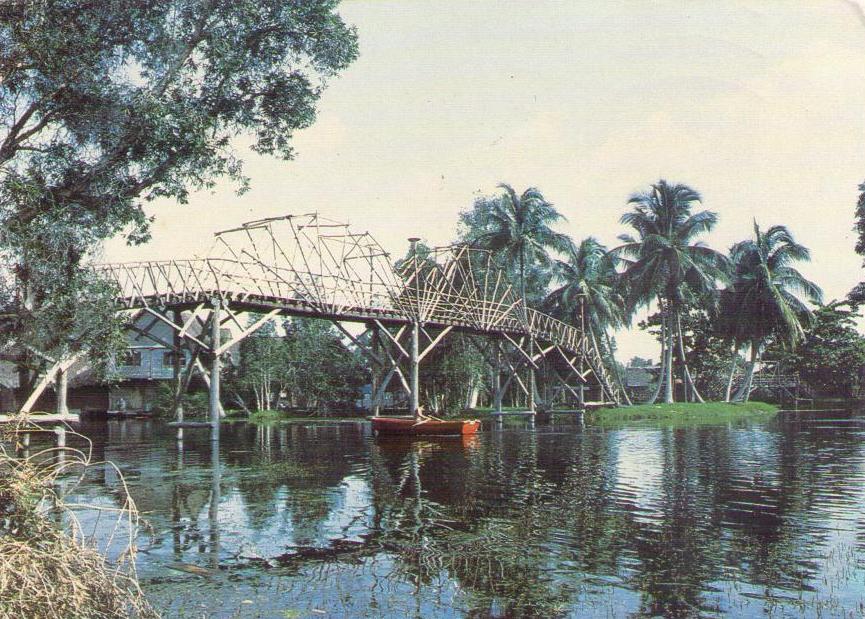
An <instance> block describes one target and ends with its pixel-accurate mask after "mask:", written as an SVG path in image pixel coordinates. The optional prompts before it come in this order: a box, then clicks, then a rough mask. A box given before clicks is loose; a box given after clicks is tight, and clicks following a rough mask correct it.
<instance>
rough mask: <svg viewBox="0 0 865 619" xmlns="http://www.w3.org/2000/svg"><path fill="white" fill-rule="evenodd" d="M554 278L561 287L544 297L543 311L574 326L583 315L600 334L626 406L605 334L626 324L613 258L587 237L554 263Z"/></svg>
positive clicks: (616, 368) (611, 350)
mask: <svg viewBox="0 0 865 619" xmlns="http://www.w3.org/2000/svg"><path fill="white" fill-rule="evenodd" d="M556 277H557V278H558V279H559V280H560V281H561V282H562V285H561V286H560V287H559V288H556V289H555V290H553V291H552V292H551V293H550V294H549V295H547V298H546V300H545V301H544V306H545V308H546V309H547V310H548V311H549V312H550V313H551V314H552V315H553V316H556V317H557V318H559V319H561V320H564V321H565V322H570V323H572V324H576V325H579V324H581V322H582V320H583V317H584V316H585V318H586V319H587V320H588V324H589V327H590V328H591V329H592V331H593V332H595V333H601V334H603V336H604V342H605V343H606V347H607V353H608V355H609V363H610V364H611V365H612V368H611V370H612V374H613V376H615V377H616V380H617V381H618V382H619V387H620V389H621V391H622V393H623V394H624V397H625V399H626V401H627V403H628V404H630V400H628V395H627V393H626V391H625V389H624V385H623V384H622V378H621V376H619V371H618V366H617V364H616V360H615V358H614V355H613V344H612V342H611V340H610V333H609V330H610V329H611V328H616V327H621V326H624V325H625V324H626V322H627V315H626V311H625V299H624V296H623V294H622V292H621V288H620V286H619V281H618V280H619V273H618V271H616V260H615V258H613V256H612V255H611V254H610V253H609V252H608V251H607V248H606V247H605V246H604V245H602V244H601V243H600V242H598V240H597V239H596V238H594V237H591V236H590V237H588V238H586V239H583V241H582V242H581V243H580V245H579V246H578V247H577V248H576V249H575V250H574V251H572V252H570V255H569V257H568V260H567V261H558V264H557V275H556Z"/></svg>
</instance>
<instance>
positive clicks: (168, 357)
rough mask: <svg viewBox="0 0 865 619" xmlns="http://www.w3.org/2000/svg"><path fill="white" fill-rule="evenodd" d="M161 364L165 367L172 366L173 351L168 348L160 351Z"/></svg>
mask: <svg viewBox="0 0 865 619" xmlns="http://www.w3.org/2000/svg"><path fill="white" fill-rule="evenodd" d="M162 366H163V367H166V368H170V367H174V351H172V350H169V351H166V352H164V353H162Z"/></svg>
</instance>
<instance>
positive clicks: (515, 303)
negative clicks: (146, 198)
mask: <svg viewBox="0 0 865 619" xmlns="http://www.w3.org/2000/svg"><path fill="white" fill-rule="evenodd" d="M215 236H216V238H215V243H214V246H213V248H212V249H211V250H210V251H209V252H208V254H207V256H205V257H203V258H195V259H189V260H161V261H147V262H127V263H117V264H101V265H97V266H95V267H94V268H95V269H96V271H97V272H98V273H100V274H101V275H102V276H103V277H105V278H107V279H108V280H110V281H112V282H114V283H115V284H116V286H117V288H118V290H119V298H118V303H119V305H120V306H121V309H123V310H130V311H133V312H136V313H138V314H140V313H147V314H149V315H152V317H153V320H160V321H164V322H165V323H167V324H169V325H171V326H172V329H173V332H174V333H175V338H174V339H175V342H173V346H174V348H176V349H181V348H186V349H187V350H189V351H191V353H192V354H191V360H190V361H189V365H190V367H188V368H180V376H178V380H180V381H181V382H182V381H183V380H184V379H183V372H184V371H187V372H191V371H193V369H194V367H197V368H198V370H199V371H200V372H201V373H202V375H204V377H205V378H208V376H207V374H209V375H210V378H211V380H209V382H210V383H211V390H212V391H214V390H215V393H213V394H212V395H214V396H215V397H216V400H217V402H218V389H219V387H218V373H219V356H220V355H221V354H222V353H224V352H225V351H226V350H227V349H228V348H229V347H230V346H232V345H234V344H236V343H238V342H239V341H240V340H241V339H243V338H244V337H247V336H249V335H250V334H252V333H253V332H254V331H255V330H257V329H259V328H260V327H261V326H263V325H264V324H266V323H267V322H269V321H271V320H275V319H277V318H278V317H280V316H308V317H314V318H323V319H328V320H331V321H333V322H334V323H335V324H336V326H337V327H338V328H339V329H340V330H341V331H342V332H343V333H344V334H345V336H346V337H348V338H349V339H350V340H351V341H352V342H353V343H354V344H355V345H357V346H358V347H359V348H360V350H361V351H362V352H363V354H364V355H366V357H367V358H368V359H369V361H370V363H371V365H372V367H373V396H372V400H373V409H374V410H375V411H377V410H378V409H379V407H380V405H381V402H382V400H383V396H384V394H385V392H386V390H387V389H388V386H389V385H390V384H391V382H392V381H394V380H396V381H397V382H398V383H399V386H400V388H402V389H404V390H405V391H406V394H407V395H408V396H409V401H410V407H412V408H417V406H418V403H419V388H420V385H419V379H418V367H419V365H420V364H421V363H422V362H423V359H424V357H425V356H426V355H427V354H428V353H429V352H430V351H431V350H432V349H433V348H434V347H435V346H436V345H438V344H439V343H440V342H441V341H442V340H443V338H445V337H447V336H448V334H450V333H452V332H467V333H471V334H475V335H479V336H485V337H482V338H472V341H473V342H480V344H477V343H475V344H474V345H476V346H478V349H479V350H480V352H481V353H482V354H483V355H484V358H485V359H486V360H487V361H488V362H489V363H490V365H491V366H492V368H493V374H494V375H495V381H494V382H495V383H496V384H495V388H494V390H495V392H496V393H495V397H494V401H495V404H496V405H497V407H498V408H499V409H500V407H501V400H502V394H503V393H504V392H505V390H507V389H508V388H509V387H510V386H511V385H513V384H515V385H516V386H517V388H519V389H521V390H523V391H524V392H525V393H526V397H527V398H528V401H529V402H532V401H533V397H534V392H535V390H534V389H533V388H532V387H531V385H530V384H529V381H528V380H526V379H525V376H524V375H525V374H526V373H530V372H531V371H533V370H539V369H540V368H541V366H542V365H544V364H546V366H547V369H548V370H549V373H552V374H554V380H556V381H558V383H560V384H561V385H562V387H563V388H564V392H565V393H569V394H571V395H572V396H573V397H574V398H578V399H579V400H580V403H581V404H582V402H583V399H584V397H585V394H586V393H588V394H589V395H590V397H595V398H600V399H601V400H602V401H608V402H618V400H619V392H618V390H617V388H616V386H615V383H614V382H613V381H612V380H611V377H610V375H609V374H608V372H607V369H606V367H605V364H604V363H603V361H602V357H601V355H600V352H599V348H598V344H597V341H596V339H595V337H594V335H593V334H592V333H591V331H590V330H588V329H586V328H580V327H577V326H573V325H569V324H566V323H564V322H562V321H560V320H557V319H555V318H553V317H551V316H549V315H546V314H544V313H541V312H539V311H536V310H534V309H532V308H528V307H525V306H524V304H523V302H522V300H521V299H520V297H519V295H518V294H517V292H516V290H515V289H514V287H513V285H512V284H511V282H510V281H509V279H508V277H507V276H506V274H505V273H504V272H503V271H502V270H501V269H500V268H498V267H497V266H496V264H495V261H494V257H493V256H492V255H491V254H490V252H488V251H486V250H482V249H478V248H474V247H470V246H467V245H453V246H448V247H439V248H432V249H428V248H426V247H424V246H422V245H418V244H417V240H412V245H411V247H410V249H409V251H408V253H407V257H406V258H404V259H402V260H399V261H395V260H394V257H393V256H391V255H389V254H388V253H387V252H386V251H385V250H384V249H383V248H382V246H381V245H380V244H379V243H378V242H377V241H376V240H375V238H373V236H372V235H370V234H369V233H368V232H362V233H358V232H355V231H353V230H352V229H351V228H350V227H349V226H348V225H346V224H343V223H339V222H335V221H331V220H328V219H326V218H324V217H322V216H320V215H318V214H316V213H313V214H306V215H286V216H283V217H274V218H268V219H262V220H258V221H251V222H248V223H245V224H243V225H241V226H238V227H237V228H233V229H230V230H225V231H222V232H218V233H217V234H216V235H215ZM244 313H254V314H256V315H261V316H257V317H256V318H255V319H252V320H250V319H246V320H245V321H244V320H241V315H242V314H244ZM229 322H233V323H234V324H235V327H236V328H235V329H234V332H235V335H234V336H231V337H228V338H227V339H223V338H224V336H223V335H222V333H223V330H222V329H220V327H223V326H225V325H226V323H229ZM344 323H361V324H362V325H364V326H365V327H366V329H367V331H368V332H369V333H367V334H365V335H357V332H356V329H355V333H352V330H351V329H348V328H346V326H345V325H344ZM194 324H197V327H196V328H195V329H193V328H192V325H194ZM193 332H194V333H196V334H197V335H193ZM208 334H209V335H208ZM202 359H204V360H208V359H209V360H210V361H211V364H212V365H211V368H210V371H209V372H206V371H205V370H204V369H203V364H202ZM213 377H216V378H217V380H212V378H213ZM187 383H188V380H187ZM560 391H561V388H560Z"/></svg>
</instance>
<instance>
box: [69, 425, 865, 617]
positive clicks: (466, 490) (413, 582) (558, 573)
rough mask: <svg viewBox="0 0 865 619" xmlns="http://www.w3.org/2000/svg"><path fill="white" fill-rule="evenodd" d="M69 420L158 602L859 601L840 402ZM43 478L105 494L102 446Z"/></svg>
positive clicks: (789, 605)
mask: <svg viewBox="0 0 865 619" xmlns="http://www.w3.org/2000/svg"><path fill="white" fill-rule="evenodd" d="M81 431H82V433H83V434H84V435H86V436H88V437H90V438H91V439H92V440H93V446H94V451H95V453H94V456H95V458H96V459H98V460H110V461H112V462H113V463H114V464H116V465H117V466H118V467H119V469H120V470H121V471H122V472H123V474H124V476H125V478H126V482H127V484H128V488H129V491H130V493H131V494H132V496H133V498H134V499H135V502H136V504H137V506H138V509H139V510H140V511H141V514H142V518H143V521H144V523H145V526H144V527H143V528H142V530H141V532H140V534H139V536H138V540H137V545H138V549H139V554H138V570H139V575H140V578H141V582H142V587H143V588H144V590H145V592H146V593H147V595H148V597H149V598H150V599H151V600H152V602H153V604H154V605H155V606H156V607H157V608H159V609H160V610H161V611H163V612H164V613H165V615H166V616H169V617H278V618H283V619H285V618H293V617H298V618H299V617H327V616H331V617H477V618H480V617H622V616H635V615H636V616H666V617H692V616H694V617H696V616H706V617H710V616H717V615H722V614H726V615H729V616H735V617H742V616H746V617H747V616H777V617H800V616H802V617H861V616H865V417H863V416H862V415H861V414H860V413H856V412H825V413H805V412H802V413H784V414H781V415H780V416H779V417H778V418H777V419H774V420H772V421H769V422H765V423H760V422H743V423H741V424H736V425H720V426H701V427H686V428H678V427H650V426H649V427H622V428H593V427H583V426H581V425H580V424H578V423H573V422H567V421H565V422H561V423H552V424H549V425H541V424H540V423H539V424H538V425H537V426H536V427H535V428H530V427H528V426H518V425H517V426H506V427H505V429H504V430H493V429H485V431H483V432H482V433H481V434H480V435H478V436H477V437H475V438H473V439H450V440H445V439H442V440H432V441H430V440H424V441H406V440H385V439H382V438H379V439H376V438H373V437H372V436H371V435H370V430H369V426H368V424H366V423H364V422H339V423H337V422H331V423H328V422H321V423H318V422H316V423H311V422H292V423H281V424H275V425H253V424H247V423H232V424H228V425H225V426H223V431H222V440H221V442H220V445H219V449H218V451H217V452H214V451H213V450H212V449H211V445H210V441H209V437H208V435H207V431H206V430H201V431H199V430H187V435H188V436H187V439H186V441H185V442H184V444H183V446H182V449H180V448H178V445H177V444H176V443H175V441H174V439H173V435H172V431H171V430H170V429H169V428H167V427H165V426H164V425H162V424H160V423H158V422H155V421H133V420H129V421H110V422H102V423H97V422H92V423H87V424H84V425H82V427H81ZM73 442H74V441H73ZM65 492H66V495H67V499H69V500H78V501H79V502H81V503H89V504H102V505H114V506H117V505H118V504H119V502H120V501H121V498H120V497H121V496H122V489H121V486H120V481H119V478H118V476H117V474H116V473H115V471H114V470H113V469H112V468H111V467H109V466H100V467H97V468H96V469H94V470H91V471H90V472H89V473H88V475H87V476H86V477H85V479H84V481H83V482H81V483H78V484H72V483H71V482H70V483H69V487H68V488H66V489H65ZM81 520H82V526H83V527H84V528H85V529H87V528H88V527H90V528H92V529H93V530H95V531H96V537H97V538H100V536H102V538H104V536H105V535H106V533H105V531H107V529H108V524H107V519H106V518H105V516H104V515H103V516H101V517H99V518H97V517H96V516H95V514H94V513H91V512H89V511H87V510H86V509H85V510H83V512H82V513H81ZM115 541H116V540H115Z"/></svg>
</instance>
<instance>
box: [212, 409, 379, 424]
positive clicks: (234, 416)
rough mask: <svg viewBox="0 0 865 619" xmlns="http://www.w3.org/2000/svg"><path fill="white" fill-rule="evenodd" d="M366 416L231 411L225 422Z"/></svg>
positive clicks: (273, 421)
mask: <svg viewBox="0 0 865 619" xmlns="http://www.w3.org/2000/svg"><path fill="white" fill-rule="evenodd" d="M365 418H366V416H365V415H357V416H349V415H346V414H344V413H343V414H341V415H325V414H321V415H310V414H308V413H299V412H297V411H275V410H264V411H253V412H251V413H250V414H249V415H248V416H247V415H246V413H244V412H242V411H239V412H238V411H231V412H230V413H228V414H227V416H226V418H225V419H223V421H227V422H232V421H249V422H251V423H276V422H310V421H322V422H328V421H362V420H363V419H365Z"/></svg>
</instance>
